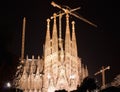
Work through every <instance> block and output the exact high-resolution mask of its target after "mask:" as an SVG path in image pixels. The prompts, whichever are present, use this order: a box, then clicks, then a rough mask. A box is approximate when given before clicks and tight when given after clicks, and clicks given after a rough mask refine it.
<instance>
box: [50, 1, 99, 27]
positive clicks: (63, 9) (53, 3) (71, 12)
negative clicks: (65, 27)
mask: <svg viewBox="0 0 120 92" xmlns="http://www.w3.org/2000/svg"><path fill="white" fill-rule="evenodd" d="M51 5H52V6H54V7H57V8H59V9H61V10H62V11H64V13H62V15H64V14H70V15H73V16H75V17H76V18H78V19H80V20H82V21H84V22H86V23H88V24H90V25H92V26H94V27H97V25H95V24H94V23H92V22H90V21H88V20H87V19H85V18H83V17H82V16H81V15H78V14H76V13H73V11H76V10H78V9H80V7H78V8H75V9H71V10H69V9H67V8H63V7H61V6H60V5H58V4H56V3H55V2H53V1H52V2H51ZM57 16H59V15H57Z"/></svg>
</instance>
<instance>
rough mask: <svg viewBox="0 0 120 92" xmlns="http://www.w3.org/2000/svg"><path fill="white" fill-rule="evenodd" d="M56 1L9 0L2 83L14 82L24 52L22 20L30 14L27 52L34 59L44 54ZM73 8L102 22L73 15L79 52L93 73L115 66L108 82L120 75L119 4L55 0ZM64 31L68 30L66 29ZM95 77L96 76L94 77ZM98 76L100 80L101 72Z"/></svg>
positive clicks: (1, 24)
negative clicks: (46, 36)
mask: <svg viewBox="0 0 120 92" xmlns="http://www.w3.org/2000/svg"><path fill="white" fill-rule="evenodd" d="M51 1H52V0H16V1H14V2H13V1H11V0H9V1H6V2H4V5H3V6H2V8H1V9H2V13H1V15H0V16H1V17H0V44H1V45H0V85H1V84H2V85H3V84H4V83H5V82H7V81H11V80H12V78H13V75H14V74H15V71H16V66H17V64H18V62H19V58H20V55H21V53H20V51H21V33H22V19H23V17H26V19H27V24H26V40H25V42H26V43H25V55H28V56H29V57H30V58H31V56H32V55H35V58H37V56H38V55H40V56H42V53H43V44H44V41H45V33H46V19H47V18H50V16H52V14H53V13H54V12H56V13H57V12H59V11H60V10H59V9H58V8H54V7H53V6H52V5H51ZM53 1H55V2H56V3H58V4H60V5H67V6H69V7H70V8H77V7H81V9H80V10H77V11H76V12H77V13H79V14H80V15H82V16H83V17H84V18H86V19H88V20H90V21H91V22H93V23H95V24H96V25H98V27H97V28H95V27H93V26H90V25H89V24H87V23H85V22H83V21H81V20H79V19H77V18H75V17H73V16H70V20H75V22H76V25H75V26H76V37H77V46H78V55H79V57H80V58H82V62H83V63H84V64H86V65H87V66H88V70H89V74H90V76H93V75H94V73H95V72H97V71H98V70H99V69H101V67H102V66H105V67H106V66H108V65H110V66H111V69H110V70H107V71H106V79H107V80H106V82H107V83H109V82H111V81H112V80H113V78H114V77H115V76H116V75H118V74H120V63H119V62H120V48H119V47H120V44H119V43H120V36H119V35H120V33H119V29H118V28H119V25H118V24H119V23H117V21H118V19H117V18H118V16H119V14H116V12H118V11H117V7H113V2H112V0H53ZM62 31H64V30H62ZM94 77H95V76H94ZM96 78H97V79H98V81H99V82H100V81H101V80H100V79H101V75H97V76H96Z"/></svg>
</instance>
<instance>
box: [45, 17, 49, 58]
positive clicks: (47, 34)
mask: <svg viewBox="0 0 120 92" xmlns="http://www.w3.org/2000/svg"><path fill="white" fill-rule="evenodd" d="M44 49H45V53H44V56H45V57H46V56H47V55H49V54H50V19H47V32H46V40H45V48H44Z"/></svg>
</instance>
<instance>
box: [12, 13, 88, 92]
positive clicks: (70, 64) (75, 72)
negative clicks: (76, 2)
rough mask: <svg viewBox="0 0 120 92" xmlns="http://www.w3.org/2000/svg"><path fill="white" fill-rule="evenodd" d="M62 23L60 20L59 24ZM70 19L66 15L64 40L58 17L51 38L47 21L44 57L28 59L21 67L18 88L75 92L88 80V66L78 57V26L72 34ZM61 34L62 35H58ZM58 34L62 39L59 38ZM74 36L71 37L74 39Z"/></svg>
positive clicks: (16, 81)
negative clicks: (76, 32) (85, 79)
mask: <svg viewBox="0 0 120 92" xmlns="http://www.w3.org/2000/svg"><path fill="white" fill-rule="evenodd" d="M59 21H60V20H59ZM69 25H70V23H69V15H68V14H66V30H65V40H64V39H62V37H61V36H62V35H61V31H60V30H59V31H57V20H56V14H54V19H53V28H52V36H50V20H49V19H47V32H46V39H45V45H44V48H43V50H44V55H43V57H42V58H40V57H39V56H38V58H37V59H35V58H34V56H32V59H29V58H28V56H27V57H26V59H24V60H23V61H22V63H21V64H20V66H18V71H17V73H16V79H15V82H14V83H15V86H16V87H18V88H20V89H22V90H24V92H54V91H55V90H62V89H65V90H67V91H72V90H76V89H77V86H79V85H80V84H81V82H82V80H83V79H84V78H85V77H86V76H88V70H87V66H85V65H83V64H82V62H81V59H80V58H79V57H78V53H77V44H76V35H75V22H74V21H73V22H72V24H71V26H72V34H70V26H69ZM57 32H59V33H57ZM58 34H59V36H58ZM71 35H72V37H71Z"/></svg>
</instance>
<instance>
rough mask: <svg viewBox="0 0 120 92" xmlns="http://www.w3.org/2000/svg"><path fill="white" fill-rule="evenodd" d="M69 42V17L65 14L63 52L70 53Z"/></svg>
mask: <svg viewBox="0 0 120 92" xmlns="http://www.w3.org/2000/svg"><path fill="white" fill-rule="evenodd" d="M70 47H71V40H70V27H69V15H68V14H66V34H65V52H66V53H70V52H71V51H70Z"/></svg>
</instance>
